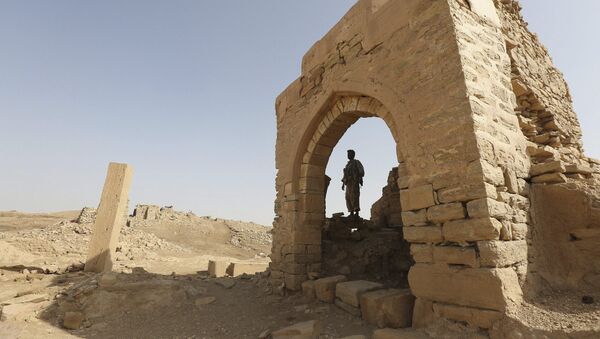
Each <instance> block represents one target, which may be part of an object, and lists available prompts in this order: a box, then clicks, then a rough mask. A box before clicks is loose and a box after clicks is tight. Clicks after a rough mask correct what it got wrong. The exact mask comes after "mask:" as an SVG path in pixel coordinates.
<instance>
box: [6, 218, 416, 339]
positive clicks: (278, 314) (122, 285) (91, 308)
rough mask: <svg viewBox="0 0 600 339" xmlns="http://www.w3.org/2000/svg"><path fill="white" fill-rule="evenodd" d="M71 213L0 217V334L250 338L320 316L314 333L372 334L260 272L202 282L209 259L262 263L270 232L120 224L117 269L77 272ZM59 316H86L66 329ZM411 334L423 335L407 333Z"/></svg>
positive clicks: (80, 241)
mask: <svg viewBox="0 0 600 339" xmlns="http://www.w3.org/2000/svg"><path fill="white" fill-rule="evenodd" d="M78 214H79V212H78V211H74V212H61V213H55V214H35V215H32V214H25V213H18V212H2V213H0V225H3V230H2V231H0V253H2V256H0V287H1V288H0V305H2V321H0V338H39V337H48V338H72V337H84V338H258V337H259V336H260V335H261V334H266V333H268V332H270V331H272V330H276V329H279V328H282V327H285V326H289V325H293V324H295V323H298V322H302V321H306V320H319V321H320V324H321V338H341V337H344V336H348V335H356V334H364V335H366V336H367V337H368V336H370V334H371V333H372V331H373V328H372V327H371V326H368V325H366V324H365V323H363V321H362V320H361V319H359V318H357V317H354V316H352V315H350V314H348V313H346V312H345V311H342V310H340V309H338V308H337V307H335V306H334V305H329V304H323V303H319V302H316V301H311V300H307V299H305V298H304V297H303V296H302V295H301V294H294V295H284V293H283V291H282V290H281V289H279V288H277V287H272V286H270V285H269V283H268V279H267V278H266V275H267V274H268V273H259V274H257V275H247V276H242V277H238V278H210V277H208V275H207V272H206V269H207V263H208V260H209V259H220V260H227V261H251V262H267V261H268V260H269V259H268V257H267V255H266V254H265V253H269V251H270V246H271V237H270V233H269V231H270V228H268V227H265V226H261V225H257V224H253V223H245V222H239V221H230V220H223V219H216V218H210V217H198V216H195V215H193V214H191V213H187V214H177V215H175V217H172V218H166V220H165V219H163V220H157V221H148V220H135V221H133V222H130V226H126V227H123V229H122V232H121V237H120V243H119V249H118V256H117V264H116V267H115V268H114V271H115V273H111V274H106V275H100V274H93V273H84V272H82V271H81V268H82V262H83V261H84V259H85V254H86V250H87V245H88V242H89V239H90V237H91V231H92V224H89V223H87V224H78V223H77V222H74V221H75V220H76V219H77V215H78ZM67 312H79V313H80V314H82V315H84V320H83V323H82V325H81V327H80V328H79V329H77V330H68V329H66V328H65V327H64V317H65V315H66V314H67ZM406 334H407V335H411V337H414V338H426V337H428V336H427V335H426V334H424V333H421V332H416V331H412V330H406Z"/></svg>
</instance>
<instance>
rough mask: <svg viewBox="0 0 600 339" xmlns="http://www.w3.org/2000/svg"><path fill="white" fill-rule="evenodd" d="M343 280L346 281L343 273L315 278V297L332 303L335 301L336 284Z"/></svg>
mask: <svg viewBox="0 0 600 339" xmlns="http://www.w3.org/2000/svg"><path fill="white" fill-rule="evenodd" d="M344 281H346V277H345V276H343V275H336V276H333V277H327V278H321V279H317V280H315V294H316V295H317V299H319V300H321V301H324V302H327V303H330V304H331V303H333V302H334V301H335V290H336V285H337V284H338V283H341V282H344Z"/></svg>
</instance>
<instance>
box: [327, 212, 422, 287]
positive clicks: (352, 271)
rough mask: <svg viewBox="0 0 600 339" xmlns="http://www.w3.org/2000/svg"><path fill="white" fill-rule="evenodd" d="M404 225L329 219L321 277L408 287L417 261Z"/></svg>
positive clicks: (341, 218)
mask: <svg viewBox="0 0 600 339" xmlns="http://www.w3.org/2000/svg"><path fill="white" fill-rule="evenodd" d="M409 246H410V245H409V244H408V243H407V242H406V241H405V240H404V239H403V238H402V228H399V227H394V228H387V227H385V228H382V227H379V226H377V225H375V224H374V223H373V222H372V221H369V220H363V219H357V218H353V217H347V218H345V217H334V218H331V219H327V220H326V221H325V226H324V228H323V235H322V248H323V253H322V261H323V263H322V265H321V266H322V272H321V276H332V275H338V274H341V275H344V276H346V277H347V278H348V279H350V280H368V281H377V282H381V283H384V285H385V286H388V287H400V288H407V287H408V271H409V269H410V267H411V266H412V264H413V261H412V258H411V256H410V247H409Z"/></svg>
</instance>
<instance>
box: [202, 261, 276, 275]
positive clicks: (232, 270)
mask: <svg viewBox="0 0 600 339" xmlns="http://www.w3.org/2000/svg"><path fill="white" fill-rule="evenodd" d="M267 268H269V263H242V262H234V263H231V265H229V267H228V268H227V274H229V275H230V276H232V277H237V276H240V275H242V274H256V273H258V272H264V271H265V270H266V269H267ZM209 273H210V272H209Z"/></svg>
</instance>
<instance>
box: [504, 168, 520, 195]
mask: <svg viewBox="0 0 600 339" xmlns="http://www.w3.org/2000/svg"><path fill="white" fill-rule="evenodd" d="M504 185H505V186H506V188H507V189H508V192H510V193H513V194H514V193H518V192H519V179H518V178H517V174H516V173H515V171H513V170H509V169H505V170H504Z"/></svg>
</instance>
